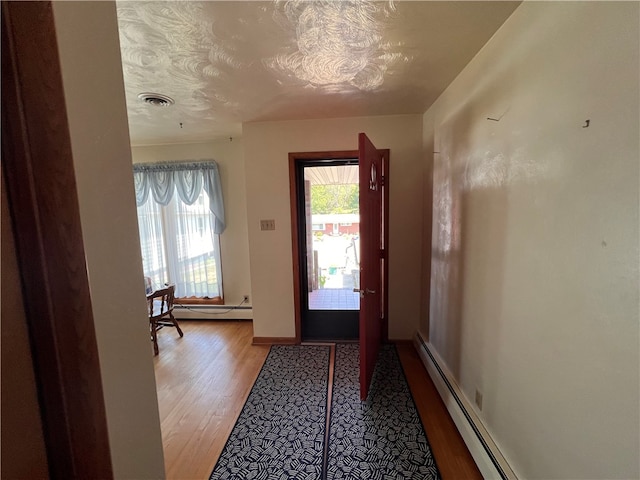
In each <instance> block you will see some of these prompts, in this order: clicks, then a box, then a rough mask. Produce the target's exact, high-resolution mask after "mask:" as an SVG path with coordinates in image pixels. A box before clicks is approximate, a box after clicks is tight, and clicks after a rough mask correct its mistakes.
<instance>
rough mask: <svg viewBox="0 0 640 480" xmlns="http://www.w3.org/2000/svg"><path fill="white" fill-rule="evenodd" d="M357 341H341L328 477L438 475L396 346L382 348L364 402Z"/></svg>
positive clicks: (368, 479)
mask: <svg viewBox="0 0 640 480" xmlns="http://www.w3.org/2000/svg"><path fill="white" fill-rule="evenodd" d="M358 365H359V350H358V345H357V344H338V345H337V347H336V361H335V372H334V385H333V401H332V405H331V422H330V427H329V461H328V468H327V477H326V478H327V479H328V480H334V479H341V480H342V479H344V480H378V479H385V480H392V479H394V480H395V479H397V480H400V479H412V480H418V479H419V480H423V479H439V478H440V474H439V472H438V469H437V467H436V464H435V460H434V459H433V455H432V453H431V448H430V447H429V443H428V442H427V437H426V435H425V432H424V429H423V428H422V423H421V422H420V417H419V416H418V412H417V410H416V407H415V404H414V402H413V398H412V396H411V392H410V391H409V387H408V386H407V382H406V379H405V376H404V372H403V371H402V367H401V365H400V361H399V359H398V354H397V352H396V349H395V347H394V346H391V345H386V346H384V347H383V348H382V350H381V352H380V356H379V358H378V364H377V366H376V369H375V372H374V374H373V380H372V382H371V390H370V392H369V398H368V399H367V401H366V402H361V401H360V390H359V381H358V375H359V367H358Z"/></svg>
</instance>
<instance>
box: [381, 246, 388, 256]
mask: <svg viewBox="0 0 640 480" xmlns="http://www.w3.org/2000/svg"><path fill="white" fill-rule="evenodd" d="M380 258H387V257H386V251H385V249H384V248H381V249H380Z"/></svg>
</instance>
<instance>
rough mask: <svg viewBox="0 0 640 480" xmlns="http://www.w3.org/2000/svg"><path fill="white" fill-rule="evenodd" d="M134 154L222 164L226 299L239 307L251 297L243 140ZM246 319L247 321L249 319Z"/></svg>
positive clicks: (137, 158) (136, 158) (142, 158)
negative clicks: (243, 298)
mask: <svg viewBox="0 0 640 480" xmlns="http://www.w3.org/2000/svg"><path fill="white" fill-rule="evenodd" d="M131 152H132V156H133V162H134V163H150V162H168V161H184V160H206V159H207V160H208V159H213V160H215V161H216V162H217V163H218V168H219V171H220V181H221V184H222V195H223V198H224V208H225V217H226V223H227V228H226V229H225V231H224V233H223V234H222V235H221V236H220V257H221V262H222V278H223V280H222V281H223V288H224V299H225V303H226V304H227V305H238V304H240V302H242V297H243V296H244V295H249V296H251V276H250V272H249V240H248V236H247V199H246V191H245V174H244V148H243V142H242V139H241V138H234V139H233V141H229V140H221V141H217V142H209V143H189V144H175V145H153V146H138V147H135V146H134V147H132V148H131ZM245 313H246V312H245ZM243 318H246V315H245V317H243Z"/></svg>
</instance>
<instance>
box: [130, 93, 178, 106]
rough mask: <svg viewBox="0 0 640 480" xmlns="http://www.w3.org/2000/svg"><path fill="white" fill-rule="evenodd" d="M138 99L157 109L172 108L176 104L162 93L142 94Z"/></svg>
mask: <svg viewBox="0 0 640 480" xmlns="http://www.w3.org/2000/svg"><path fill="white" fill-rule="evenodd" d="M138 98H139V99H140V100H142V101H143V102H144V103H146V104H148V105H154V106H156V107H170V106H171V105H173V104H174V103H175V102H174V100H173V98H171V97H167V96H166V95H162V94H161V93H141V94H139V95H138Z"/></svg>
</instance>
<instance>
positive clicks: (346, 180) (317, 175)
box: [304, 165, 359, 185]
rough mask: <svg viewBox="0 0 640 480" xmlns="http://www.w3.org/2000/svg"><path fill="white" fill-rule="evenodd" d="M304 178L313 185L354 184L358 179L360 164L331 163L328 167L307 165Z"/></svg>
mask: <svg viewBox="0 0 640 480" xmlns="http://www.w3.org/2000/svg"><path fill="white" fill-rule="evenodd" d="M304 179H305V180H308V181H309V182H311V185H353V184H357V183H358V182H359V180H358V165H331V166H326V167H307V168H305V169H304Z"/></svg>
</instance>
